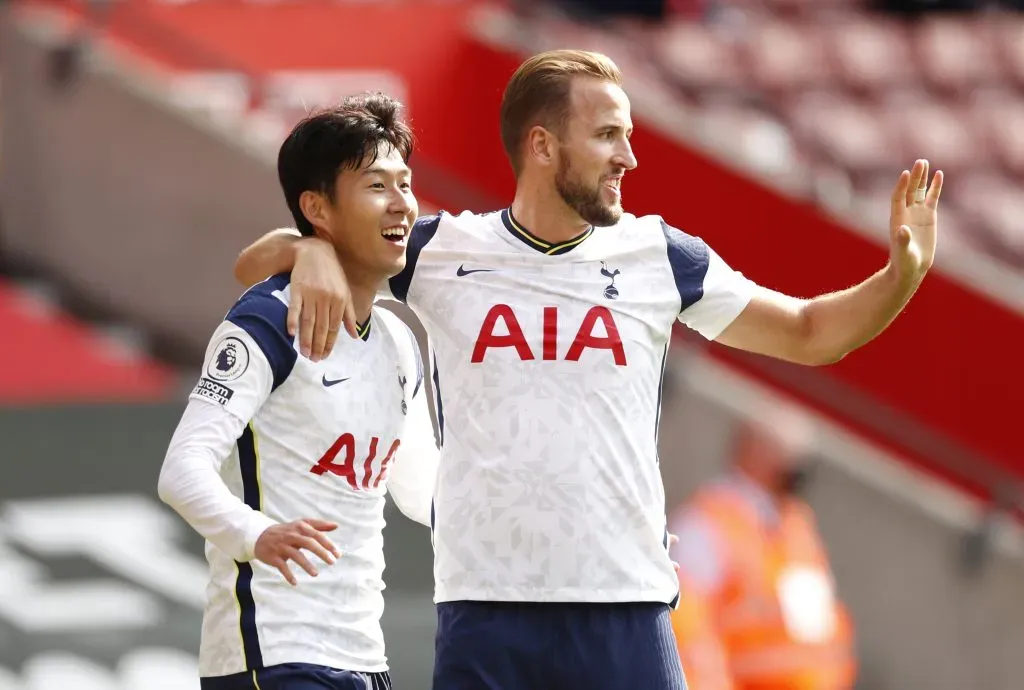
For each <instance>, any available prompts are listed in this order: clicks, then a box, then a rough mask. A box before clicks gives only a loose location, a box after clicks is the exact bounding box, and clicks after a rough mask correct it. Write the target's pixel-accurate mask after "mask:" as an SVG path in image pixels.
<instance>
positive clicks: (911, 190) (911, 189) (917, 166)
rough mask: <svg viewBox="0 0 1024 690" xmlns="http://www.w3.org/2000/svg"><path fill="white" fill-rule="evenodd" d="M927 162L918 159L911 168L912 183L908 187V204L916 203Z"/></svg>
mask: <svg viewBox="0 0 1024 690" xmlns="http://www.w3.org/2000/svg"><path fill="white" fill-rule="evenodd" d="M927 165H928V164H927V162H926V161H923V160H917V161H915V162H914V167H913V168H912V169H911V170H910V185H909V186H908V187H907V206H910V205H911V204H913V203H914V197H915V196H916V195H917V189H918V187H920V186H921V180H922V179H923V178H924V175H925V172H926V168H927Z"/></svg>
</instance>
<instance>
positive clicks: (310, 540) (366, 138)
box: [159, 95, 437, 690]
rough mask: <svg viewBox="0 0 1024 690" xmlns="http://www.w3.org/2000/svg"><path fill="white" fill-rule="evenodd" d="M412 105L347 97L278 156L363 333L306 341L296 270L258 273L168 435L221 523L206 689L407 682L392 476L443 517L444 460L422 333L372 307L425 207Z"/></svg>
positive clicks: (183, 488)
mask: <svg viewBox="0 0 1024 690" xmlns="http://www.w3.org/2000/svg"><path fill="white" fill-rule="evenodd" d="M398 108H399V104H398V103H397V102H396V101H394V100H392V99H391V98H389V97H387V96H384V95H371V96H360V97H353V98H350V99H347V100H346V101H345V102H344V103H343V104H342V105H341V106H339V107H337V108H333V109H330V110H325V111H323V112H319V113H317V114H313V115H311V116H309V117H307V118H306V119H304V120H303V121H301V122H300V123H299V124H298V125H296V127H295V128H294V129H293V130H292V132H291V134H290V135H289V136H288V138H287V139H286V140H285V142H284V144H283V145H282V146H281V150H280V154H279V157H278V172H279V175H280V181H281V186H282V188H283V190H284V196H285V199H286V200H287V203H288V207H289V209H290V210H291V213H292V215H293V217H294V219H295V223H296V225H297V227H298V229H299V231H300V232H301V233H302V234H303V235H304V236H307V237H311V238H313V237H315V238H320V239H319V240H317V241H316V242H312V243H311V244H310V246H316V245H317V244H318V243H319V244H321V245H324V246H328V247H329V248H330V250H331V252H332V254H333V255H334V256H336V258H337V261H340V263H341V265H343V266H344V267H345V272H346V275H347V276H348V281H349V286H350V287H351V295H352V303H351V304H352V308H353V310H354V313H355V314H356V316H357V317H358V320H359V321H358V337H357V338H355V339H349V338H346V339H345V340H343V341H342V342H340V343H338V346H337V347H335V348H334V350H333V351H332V352H331V354H330V356H328V357H326V358H323V359H321V360H320V361H317V362H314V361H312V360H310V359H308V358H306V357H304V356H300V355H299V353H298V352H297V345H296V343H295V339H294V338H293V337H292V336H290V335H288V331H287V311H288V307H289V302H290V300H291V299H292V287H291V285H290V284H289V275H288V274H287V273H281V274H279V275H275V276H273V277H272V278H269V279H268V280H265V281H263V282H261V283H259V284H257V285H255V286H254V287H252V288H250V289H249V290H248V291H247V292H246V293H245V294H244V295H242V297H241V298H240V299H239V300H238V301H237V302H236V303H235V305H234V306H233V307H232V308H231V310H230V311H228V313H227V316H226V317H225V318H224V321H223V323H221V324H220V326H219V327H218V328H217V329H216V331H215V332H214V334H213V337H212V339H211V340H210V345H209V347H208V349H207V351H206V360H205V364H204V367H203V372H202V376H201V378H200V379H199V383H198V385H197V386H196V387H195V389H194V390H193V391H192V394H191V396H190V399H189V402H188V405H187V407H186V408H185V411H184V414H183V415H182V418H181V421H180V423H179V425H178V428H177V430H176V431H175V433H174V436H173V438H172V439H171V442H170V446H169V448H168V450H167V455H166V458H165V460H164V465H163V468H162V471H161V473H160V480H159V493H160V497H161V498H162V499H163V500H164V501H166V502H167V503H168V504H169V505H170V506H172V507H173V508H174V509H175V510H176V511H177V512H178V513H180V514H181V516H182V517H183V518H185V520H187V521H188V522H189V524H191V525H192V527H194V528H195V529H196V530H197V531H198V532H199V533H200V534H202V535H203V536H204V537H205V538H206V539H207V549H206V554H207V558H208V560H209V563H210V583H209V586H208V588H207V598H208V603H207V606H206V610H205V614H204V617H203V633H202V642H201V646H200V655H199V656H200V659H199V666H200V668H199V670H200V676H201V687H202V688H203V689H204V690H235V689H236V688H237V689H238V690H251V689H252V688H262V690H271V689H273V688H287V689H288V690H314V689H318V690H319V689H323V688H333V689H334V690H356V689H358V690H363V689H364V688H371V689H373V690H383V689H385V688H390V687H391V682H390V679H389V676H388V673H387V660H386V657H385V654H384V640H383V636H382V634H381V628H380V617H381V613H382V611H383V607H384V600H383V597H382V593H381V592H382V590H383V588H384V583H383V581H382V573H383V570H384V555H383V541H382V530H383V527H384V501H385V491H389V492H390V493H391V494H392V496H393V497H394V499H395V502H396V503H397V504H398V506H399V508H400V509H401V510H402V511H403V512H404V513H405V514H406V515H407V516H409V517H411V518H413V519H415V520H417V521H419V522H422V523H424V524H429V511H430V498H431V492H432V490H433V486H434V479H435V476H436V469H437V448H436V445H435V441H434V435H433V426H432V424H431V421H430V416H429V410H428V407H427V402H426V395H425V394H424V393H423V385H422V378H423V376H422V371H423V370H422V364H421V362H420V359H419V349H418V347H417V346H416V342H415V339H414V338H413V335H412V332H411V331H410V330H409V329H408V327H407V326H406V325H405V324H404V323H402V321H401V320H400V319H399V318H398V317H397V316H395V315H394V314H392V313H390V312H388V311H386V310H383V309H380V308H375V307H373V302H374V297H375V295H376V294H377V291H378V289H379V288H380V285H381V284H382V283H383V282H384V281H385V280H386V279H387V278H388V277H389V276H392V275H394V274H396V273H398V272H399V271H400V270H401V269H402V267H403V266H404V265H405V247H406V242H407V238H408V233H409V230H410V228H411V226H412V223H413V221H414V220H415V218H416V215H417V204H416V199H415V197H414V196H413V194H412V191H411V187H410V171H409V168H408V166H407V165H406V161H407V160H408V158H409V154H410V153H411V151H412V135H411V132H410V130H409V128H408V126H407V125H406V124H405V123H404V122H403V121H402V120H401V119H400V118H399V111H398ZM336 528H340V529H338V530H337V533H338V534H339V537H338V544H337V545H335V543H334V542H332V541H331V540H330V539H329V538H328V536H327V533H329V532H332V531H335V530H336ZM339 547H340V548H339ZM310 556H315V557H316V558H317V559H319V561H321V562H322V565H321V564H319V563H318V564H316V565H314V562H313V560H311V558H310ZM293 564H294V565H297V566H298V568H296V569H294V570H293V568H292V565H293Z"/></svg>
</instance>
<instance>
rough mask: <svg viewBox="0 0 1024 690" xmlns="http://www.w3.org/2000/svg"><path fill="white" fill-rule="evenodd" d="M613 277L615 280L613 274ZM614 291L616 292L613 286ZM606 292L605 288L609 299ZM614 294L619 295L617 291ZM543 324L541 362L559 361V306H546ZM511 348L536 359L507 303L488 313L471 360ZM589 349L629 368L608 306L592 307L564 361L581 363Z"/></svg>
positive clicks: (616, 272)
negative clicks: (606, 353)
mask: <svg viewBox="0 0 1024 690" xmlns="http://www.w3.org/2000/svg"><path fill="white" fill-rule="evenodd" d="M615 274H618V271H615ZM611 277H612V279H613V280H614V275H613V276H611ZM610 287H611V286H610ZM611 289H613V290H614V287H611ZM607 293H608V291H607V289H606V290H605V294H606V296H607ZM615 294H616V295H618V291H617V290H616V291H615ZM609 299H614V298H609ZM499 321H501V322H502V326H501V327H499V326H498V322H499ZM543 323H544V325H543V333H542V338H541V343H542V350H541V359H542V360H543V361H547V362H552V361H556V360H558V359H559V356H558V307H544V322H543ZM601 331H604V335H601V333H600V332H601ZM508 347H510V348H513V349H515V351H516V354H517V355H519V359H521V360H522V361H524V362H525V361H527V360H532V359H536V358H537V357H536V355H535V354H534V352H533V350H532V349H530V344H529V343H528V342H527V341H526V334H525V333H524V332H523V327H522V326H521V325H520V323H519V319H518V318H517V317H516V312H515V310H513V309H512V307H510V306H509V305H507V304H495V305H494V306H493V307H491V308H490V310H489V311H488V312H487V316H485V317H484V322H483V324H481V326H480V334H479V335H478V336H477V337H476V343H475V344H474V345H473V356H472V358H471V359H470V361H471V362H472V363H473V364H479V363H481V362H483V361H484V357H486V356H487V351H488V350H490V349H495V348H497V349H501V348H508ZM586 349H591V350H607V351H608V352H610V353H611V355H612V359H613V360H614V361H615V364H616V366H620V367H624V366H626V350H625V349H624V348H623V346H622V338H621V337H619V327H618V325H617V324H616V323H615V317H614V316H613V315H612V312H611V310H610V309H608V307H591V308H590V310H589V311H588V312H587V313H586V315H584V317H583V322H582V323H581V324H580V327H579V328H578V329H577V331H576V336H575V337H574V338H573V339H572V344H571V345H570V346H569V349H568V350H566V352H565V357H564V358H563V359H564V360H565V361H568V362H578V361H580V357H581V356H582V355H583V351H584V350H586Z"/></svg>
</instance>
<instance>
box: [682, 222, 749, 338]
mask: <svg viewBox="0 0 1024 690" xmlns="http://www.w3.org/2000/svg"><path fill="white" fill-rule="evenodd" d="M662 229H663V230H664V233H665V241H666V250H667V252H668V261H669V265H670V266H671V267H672V276H673V279H674V280H675V284H676V290H677V291H678V292H679V298H680V308H679V320H680V321H681V322H683V323H684V324H686V325H687V326H688V327H689V328H692V329H693V330H695V331H697V332H698V333H700V334H701V335H702V336H704V337H705V338H707V339H708V340H714V339H715V338H717V337H718V336H719V335H720V334H721V333H722V331H724V330H725V329H726V328H727V327H728V326H729V324H731V323H732V322H733V320H734V319H735V318H736V317H737V316H739V315H740V314H741V313H742V312H743V310H744V309H745V308H746V307H747V304H749V303H750V300H751V298H752V297H753V296H754V292H755V290H756V289H757V285H756V284H755V283H754V282H753V281H751V280H749V279H747V278H746V277H744V275H743V274H742V273H740V272H739V271H734V270H733V269H732V268H730V267H729V265H728V264H726V263H725V261H723V260H722V258H721V257H720V256H718V254H716V253H715V251H714V250H713V249H711V247H709V246H708V245H707V243H705V242H704V240H702V239H700V238H698V237H693V236H691V235H687V234H686V233H685V232H682V231H681V230H677V229H676V228H673V227H672V226H670V225H668V224H667V223H665V222H664V221H662Z"/></svg>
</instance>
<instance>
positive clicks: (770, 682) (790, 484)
mask: <svg viewBox="0 0 1024 690" xmlns="http://www.w3.org/2000/svg"><path fill="white" fill-rule="evenodd" d="M812 441H813V429H812V427H811V425H810V423H809V421H808V420H807V419H806V418H805V417H803V416H802V415H799V414H797V413H796V412H794V411H791V410H779V409H774V410H771V411H766V413H764V414H762V415H760V416H759V418H758V420H757V421H755V422H752V423H747V424H744V425H743V426H742V427H741V428H740V429H739V432H738V434H737V435H736V437H735V439H734V443H735V446H734V448H733V457H732V463H731V467H730V468H729V469H728V470H727V471H726V472H725V473H724V474H723V475H722V476H719V477H716V478H714V479H713V480H711V481H709V482H708V483H706V484H705V485H703V486H702V487H700V488H699V489H698V490H697V492H696V493H695V495H694V496H693V497H692V498H691V499H690V500H689V501H687V502H686V503H684V504H683V505H682V506H681V507H680V508H679V509H678V510H677V511H676V514H675V515H674V516H673V519H672V525H673V531H674V532H676V533H677V534H678V535H679V541H678V543H677V544H676V546H675V552H674V555H675V560H676V561H678V562H679V567H680V570H679V579H680V586H681V592H682V596H681V601H680V605H679V607H678V609H677V610H675V611H674V612H673V614H672V621H673V628H674V630H675V633H676V638H677V641H678V644H679V653H680V657H681V658H682V662H683V666H684V668H685V669H686V675H687V681H688V682H689V686H690V688H691V690H847V689H848V688H852V687H853V683H854V678H855V675H856V668H855V660H854V649H853V628H852V622H851V620H850V618H849V615H848V614H847V612H846V610H845V609H844V607H843V605H842V604H841V603H840V602H839V601H838V600H837V598H836V594H835V583H834V580H833V576H832V572H831V568H830V567H829V560H828V554H827V553H826V551H825V547H824V545H823V543H822V539H821V536H820V534H819V533H818V528H817V525H816V523H815V519H814V512H813V510H812V509H811V507H810V505H808V503H807V502H806V501H804V500H803V499H802V498H801V492H802V490H803V489H804V488H805V486H806V484H807V482H808V480H809V478H810V476H811V473H812V472H813V469H814V465H813V464H811V462H810V461H809V460H808V459H807V456H808V451H809V450H810V448H811V443H812Z"/></svg>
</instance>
